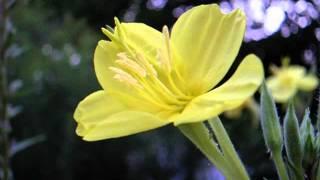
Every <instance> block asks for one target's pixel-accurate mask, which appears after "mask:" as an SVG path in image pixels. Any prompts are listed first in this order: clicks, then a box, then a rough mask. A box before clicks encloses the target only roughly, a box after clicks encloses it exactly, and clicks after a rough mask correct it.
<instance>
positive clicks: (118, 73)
mask: <svg viewBox="0 0 320 180" xmlns="http://www.w3.org/2000/svg"><path fill="white" fill-rule="evenodd" d="M109 69H110V70H111V71H112V72H114V73H115V75H114V76H113V78H114V79H116V80H118V81H120V82H123V83H125V84H127V85H128V86H133V87H137V88H140V89H143V87H142V86H141V85H140V84H139V82H138V81H137V80H136V79H135V78H134V77H133V76H131V75H130V74H129V73H127V72H125V71H123V70H122V69H119V68H116V67H109Z"/></svg>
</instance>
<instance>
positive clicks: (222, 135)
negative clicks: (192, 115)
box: [207, 117, 250, 180]
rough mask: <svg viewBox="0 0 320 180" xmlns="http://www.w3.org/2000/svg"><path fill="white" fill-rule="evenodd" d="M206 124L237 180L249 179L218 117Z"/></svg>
mask: <svg viewBox="0 0 320 180" xmlns="http://www.w3.org/2000/svg"><path fill="white" fill-rule="evenodd" d="M208 122H209V123H208V124H209V126H207V127H209V128H211V129H212V131H213V132H214V134H215V137H216V138H217V140H218V142H219V145H220V148H221V150H222V152H223V155H224V158H225V159H226V161H227V162H228V163H229V164H230V166H232V170H233V171H234V172H235V174H237V176H236V177H237V179H245V180H247V179H250V178H249V175H248V173H247V171H246V169H245V167H244V165H243V163H242V161H241V160H240V158H239V156H238V154H237V152H236V150H235V148H234V146H233V144H232V142H231V140H230V138H229V136H228V134H227V132H226V130H225V128H224V126H223V124H222V123H221V121H220V119H219V117H215V118H213V119H211V120H209V121H208ZM209 130H210V129H209Z"/></svg>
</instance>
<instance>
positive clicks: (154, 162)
mask: <svg viewBox="0 0 320 180" xmlns="http://www.w3.org/2000/svg"><path fill="white" fill-rule="evenodd" d="M207 3H218V4H220V6H221V8H222V10H223V11H224V12H229V11H231V10H232V9H234V8H242V9H243V10H245V12H246V14H247V17H248V19H247V32H246V35H245V40H244V43H243V45H242V47H241V49H240V53H239V56H238V57H237V61H236V62H237V63H239V60H241V59H242V58H243V57H244V56H245V55H247V54H249V53H255V54H257V55H258V56H259V57H260V58H261V59H262V60H263V62H264V65H265V69H266V74H269V71H268V66H269V65H270V64H271V63H273V64H277V65H280V64H281V61H280V60H281V58H282V57H284V56H289V57H290V58H291V62H292V63H297V64H301V65H304V66H306V67H307V68H311V69H313V68H312V67H316V66H317V60H318V59H319V41H320V26H319V17H320V16H319V9H320V1H319V0H314V1H306V0H299V1H292V0H283V1H280V0H264V1H263V0H230V1H205V0H194V1H187V0H170V1H169V0H117V1H106V0H105V1H102V0H91V1H81V0H68V1H65V0H45V1H43V0H19V1H18V2H17V3H16V5H15V7H14V8H13V10H12V12H11V17H12V29H13V31H14V36H13V40H12V42H13V43H12V45H11V46H10V61H9V82H10V84H9V85H10V86H9V88H10V94H11V96H10V109H9V110H10V115H11V123H12V132H11V138H12V139H13V141H14V142H17V144H19V142H21V141H23V140H24V141H25V140H28V139H29V140H30V138H31V140H32V138H37V137H41V138H42V141H39V142H38V143H36V144H34V145H33V146H30V147H28V148H25V149H24V150H22V151H20V152H17V153H16V154H15V155H14V156H13V157H12V159H11V160H12V161H11V163H12V170H13V176H14V178H15V179H16V180H72V179H74V180H82V179H83V180H88V179H89V180H214V179H223V178H222V176H221V174H220V173H219V172H217V171H216V170H215V169H214V167H213V166H212V165H210V163H209V162H208V161H207V160H206V159H205V157H204V156H203V155H202V154H201V153H200V152H199V151H198V150H197V149H196V148H195V147H194V146H193V145H192V144H191V143H190V142H189V141H188V140H187V139H186V138H185V137H183V136H182V135H181V133H180V132H179V131H178V130H177V129H176V128H174V127H172V126H170V125H169V126H167V127H164V128H160V129H157V130H154V131H151V132H146V133H141V134H138V135H133V136H130V137H124V138H119V139H113V140H106V141H99V142H90V143H89V142H84V141H82V140H81V138H79V137H77V136H76V135H75V127H76V123H75V122H74V120H73V118H72V115H73V111H74V109H75V107H76V105H77V103H78V102H79V101H80V100H81V99H82V98H84V97H85V96H86V95H88V94H89V93H91V92H93V91H95V90H98V89H100V86H99V84H98V83H97V80H96V77H95V74H94V70H93V61H92V57H93V53H94V48H95V46H96V44H97V42H98V41H99V40H100V39H106V37H105V36H104V35H103V34H102V33H101V31H100V28H101V27H103V26H105V25H110V26H113V25H114V22H113V18H114V17H115V16H117V17H119V19H120V20H122V21H127V22H130V21H138V22H143V23H146V24H148V25H150V26H153V27H154V28H156V29H161V28H162V26H163V25H165V24H166V25H168V26H169V27H170V26H172V25H173V23H174V22H175V20H176V19H177V18H178V17H179V15H181V14H182V13H183V12H184V11H186V10H187V9H189V8H191V7H192V6H195V5H199V4H207ZM199 28H201V27H199ZM194 36H196V34H195V35H194ZM222 119H223V122H224V124H225V125H226V127H227V129H228V131H229V133H230V136H231V138H232V141H233V142H234V144H235V146H236V148H237V149H238V151H239V154H240V157H241V158H242V159H243V160H244V163H245V165H246V167H247V169H248V171H249V173H250V175H251V177H252V179H262V178H263V177H267V178H268V179H276V173H275V170H274V167H273V165H272V162H271V161H270V160H269V159H270V158H269V154H268V153H267V152H266V148H265V146H264V142H263V139H262V136H261V129H260V127H259V125H257V123H252V120H251V117H250V114H249V113H247V112H244V113H243V114H242V116H241V117H240V118H239V119H237V120H228V119H227V118H224V117H222ZM43 139H44V140H43ZM30 142H31V141H30ZM13 145H14V144H13ZM22 149H23V148H22Z"/></svg>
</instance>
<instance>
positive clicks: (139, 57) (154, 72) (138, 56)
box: [136, 53, 158, 77]
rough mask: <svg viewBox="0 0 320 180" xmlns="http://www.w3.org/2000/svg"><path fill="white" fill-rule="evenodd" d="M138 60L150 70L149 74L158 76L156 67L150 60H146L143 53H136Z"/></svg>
mask: <svg viewBox="0 0 320 180" xmlns="http://www.w3.org/2000/svg"><path fill="white" fill-rule="evenodd" d="M136 60H137V62H138V63H139V64H140V65H141V66H143V68H144V69H146V71H147V72H148V74H149V75H151V76H155V77H157V76H158V73H157V71H156V70H155V68H154V67H153V65H152V64H150V63H149V62H148V60H146V59H145V58H144V57H143V55H142V54H140V53H136Z"/></svg>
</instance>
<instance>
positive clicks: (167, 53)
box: [157, 26, 172, 72]
mask: <svg viewBox="0 0 320 180" xmlns="http://www.w3.org/2000/svg"><path fill="white" fill-rule="evenodd" d="M162 34H163V39H164V44H165V47H164V49H160V50H158V52H157V53H158V54H157V58H158V60H159V64H160V65H161V66H162V67H164V68H165V69H166V70H167V71H169V72H171V69H172V67H171V50H170V49H171V47H170V35H169V29H168V27H167V26H163V28H162Z"/></svg>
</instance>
